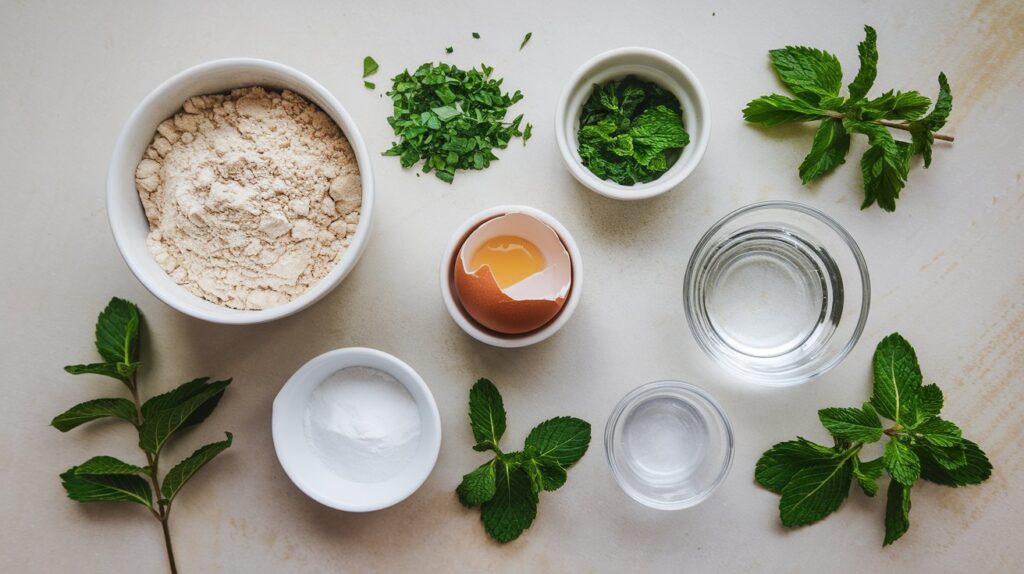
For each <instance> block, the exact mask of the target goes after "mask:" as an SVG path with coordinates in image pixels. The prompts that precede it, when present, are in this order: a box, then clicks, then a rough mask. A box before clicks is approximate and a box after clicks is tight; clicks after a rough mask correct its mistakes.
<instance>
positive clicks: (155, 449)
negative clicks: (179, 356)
mask: <svg viewBox="0 0 1024 574" xmlns="http://www.w3.org/2000/svg"><path fill="white" fill-rule="evenodd" d="M194 382H195V381H193V383H194ZM230 383H231V379H228V380H225V381H216V382H213V383H210V384H209V385H204V387H203V389H202V390H201V391H199V392H198V393H196V394H194V395H192V396H191V397H189V398H188V399H186V400H185V401H183V402H181V403H179V404H177V405H173V406H168V407H167V408H164V409H161V410H157V411H156V412H155V413H154V414H152V416H147V417H146V419H145V420H144V421H143V423H142V426H140V427H139V448H141V449H142V450H144V451H146V452H148V453H150V454H158V453H159V452H160V449H162V448H163V446H164V444H165V443H166V442H167V439H169V438H170V437H171V435H173V434H174V433H175V432H177V431H178V430H180V429H182V428H185V427H188V426H192V425H194V424H198V423H199V422H201V421H202V420H203V419H205V418H206V417H207V416H209V414H210V412H212V411H213V407H215V406H216V405H217V403H218V402H219V401H220V398H221V397H222V396H223V395H224V390H225V389H226V388H227V386H228V385H229V384H230ZM191 384H192V383H186V385H191ZM182 386H185V385H182ZM179 388H180V387H179ZM171 392H172V393H173V392H174V391H171ZM161 396H163V395H161ZM154 398H158V397H154ZM151 400H152V399H151Z"/></svg>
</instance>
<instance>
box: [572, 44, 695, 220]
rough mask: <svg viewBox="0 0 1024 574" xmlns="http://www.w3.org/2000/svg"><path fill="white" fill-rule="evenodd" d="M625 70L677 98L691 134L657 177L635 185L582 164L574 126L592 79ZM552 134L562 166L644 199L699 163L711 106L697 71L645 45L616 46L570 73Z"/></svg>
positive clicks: (611, 193) (594, 183) (601, 186)
mask: <svg viewBox="0 0 1024 574" xmlns="http://www.w3.org/2000/svg"><path fill="white" fill-rule="evenodd" d="M629 75H633V76H637V77H639V78H642V79H645V80H649V81H653V82H655V83H656V84H658V85H660V86H661V87H662V88H664V89H666V90H668V91H669V92H672V94H673V95H674V96H675V97H676V98H678V99H679V104H680V105H681V106H682V109H683V125H684V126H685V127H686V131H687V133H689V134H690V143H689V144H687V146H686V147H685V148H683V152H682V154H681V155H680V156H679V159H678V160H676V162H675V163H674V164H672V167H670V168H669V170H668V171H666V172H665V173H664V174H662V176H661V177H659V178H658V179H656V180H654V181H651V182H648V183H638V184H636V185H621V184H618V183H615V182H614V181H610V180H604V179H600V178H599V177H597V176H596V175H594V174H593V173H591V171H590V170H589V169H587V168H586V166H584V165H583V160H582V159H581V158H580V154H579V151H578V149H579V140H578V139H577V137H576V132H577V130H578V128H579V118H580V110H581V108H582V107H583V104H584V103H585V102H586V101H587V98H589V97H590V93H591V91H592V90H593V89H594V84H602V83H604V82H607V81H609V80H614V79H616V78H623V77H625V76H629ZM555 138H556V139H557V141H558V149H559V151H561V152H562V159H563V160H564V161H565V165H566V167H568V168H569V172H570V173H572V175H573V177H575V178H576V179H577V180H578V181H579V182H580V183H582V184H583V185H585V186H587V187H588V188H590V189H591V190H593V191H595V192H597V193H599V194H601V195H603V196H606V197H611V198H614V199H626V200H630V199H647V198H649V197H654V196H656V195H660V194H662V193H665V192H666V191H668V190H670V189H672V188H674V187H676V186H677V185H679V184H680V183H682V181H683V180H684V179H686V177H687V176H688V175H690V173H691V172H693V170H694V169H695V168H696V167H697V164H699V163H700V160H701V159H702V158H703V157H704V152H705V151H706V150H707V147H708V140H709V139H710V138H711V111H710V110H709V108H708V100H707V96H706V95H705V94H704V88H703V87H701V85H700V82H699V81H698V80H697V76H695V75H694V74H693V72H691V71H690V69H689V68H687V67H686V66H684V65H683V64H682V63H680V62H679V60H676V59H675V58H673V57H671V56H669V55H668V54H665V53H663V52H659V51H657V50H652V49H650V48H618V49H615V50H611V51H608V52H604V53H603V54H598V55H597V56H594V57H593V58H591V59H590V60H589V61H588V62H587V63H585V64H583V65H582V66H580V68H579V69H578V70H576V72H575V73H574V74H573V75H572V77H571V78H570V79H569V82H568V84H566V86H565V89H564V90H562V95H561V98H559V102H558V107H557V108H555Z"/></svg>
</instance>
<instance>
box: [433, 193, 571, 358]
mask: <svg viewBox="0 0 1024 574" xmlns="http://www.w3.org/2000/svg"><path fill="white" fill-rule="evenodd" d="M509 213H522V214H525V215H529V216H532V217H534V218H536V219H539V220H540V221H541V222H543V223H544V224H546V225H548V226H549V227H551V229H553V230H554V231H555V233H556V234H557V235H558V238H559V239H560V240H561V241H562V244H563V245H564V246H565V250H566V251H568V252H569V264H570V266H571V268H572V285H571V286H570V288H569V295H568V296H567V297H566V299H565V304H564V305H563V306H562V309H561V310H560V311H559V312H558V315H556V316H555V318H554V319H552V320H551V321H550V322H548V323H547V324H546V325H544V326H543V327H541V328H539V329H536V330H533V331H530V332H528V333H524V334H522V335H502V334H499V333H496V332H494V331H491V330H489V329H485V328H484V327H482V326H480V325H478V324H477V323H476V321H473V320H472V319H470V318H469V317H467V316H466V314H465V313H464V312H463V310H462V306H461V305H460V304H459V303H458V302H457V301H456V299H455V294H454V292H453V289H452V272H453V269H454V262H455V258H456V256H457V255H458V253H457V252H458V249H459V247H460V246H461V245H462V243H463V241H465V239H466V238H467V237H468V236H469V234H470V233H472V232H473V230H474V229H476V228H477V227H479V226H480V225H482V224H483V223H484V222H485V221H487V220H489V219H493V218H495V217H498V216H501V215H506V214H509ZM440 282H441V299H442V300H443V301H444V305H445V308H446V309H447V310H448V314H449V315H450V316H451V318H452V320H453V321H455V324H457V325H458V326H459V327H461V328H462V330H463V331H465V332H466V333H467V334H469V335H470V336H471V337H473V338H474V339H476V340H477V341H480V342H481V343H487V344H488V345H492V346H495V347H502V348H506V349H512V348H518V347H526V346H529V345H533V344H535V343H539V342H541V341H543V340H545V339H547V338H548V337H551V336H552V335H554V334H555V333H557V332H558V331H559V329H561V328H562V326H564V325H565V324H566V323H567V322H568V321H569V318H570V317H572V314H573V312H575V311H576V307H577V306H578V305H579V301H580V296H581V295H582V293H583V256H582V255H581V254H580V249H579V246H578V245H577V244H576V240H575V239H574V238H573V236H572V234H571V233H569V230H568V229H566V228H565V226H564V225H562V223H561V222H559V221H558V220H557V219H555V218H554V217H553V216H552V215H550V214H549V213H547V212H545V211H541V210H540V209H537V208H535V207H530V206H527V205H498V206H495V207H490V208H488V209H485V210H483V211H479V212H477V213H476V214H474V215H472V216H470V217H469V218H467V219H466V220H465V221H463V222H462V224H461V225H459V227H458V228H457V229H456V230H455V232H454V233H452V236H451V238H450V239H449V240H448V245H447V246H445V248H444V256H443V257H442V259H441V265H440Z"/></svg>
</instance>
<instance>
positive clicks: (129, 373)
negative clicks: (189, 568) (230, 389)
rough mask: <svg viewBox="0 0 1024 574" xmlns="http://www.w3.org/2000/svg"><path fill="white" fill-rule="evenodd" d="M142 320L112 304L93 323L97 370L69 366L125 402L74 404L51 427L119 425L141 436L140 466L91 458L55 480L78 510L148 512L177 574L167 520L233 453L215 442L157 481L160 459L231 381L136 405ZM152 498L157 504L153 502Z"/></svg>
mask: <svg viewBox="0 0 1024 574" xmlns="http://www.w3.org/2000/svg"><path fill="white" fill-rule="evenodd" d="M142 325H143V320H142V314H141V313H140V312H139V308H138V307H137V306H136V305H135V304H133V303H130V302H128V301H125V300H124V299H118V298H116V297H115V298H113V299H111V300H110V303H109V304H107V306H106V308H105V309H104V310H103V312H102V313H100V315H99V319H98V320H97V321H96V350H97V351H99V354H100V357H102V358H103V362H102V363H91V364H86V365H70V366H67V367H64V370H65V371H67V372H68V373H71V374H72V375H84V374H94V375H103V376H106V377H110V378H113V379H117V380H118V381H120V382H121V383H122V384H124V385H125V387H127V388H128V391H129V393H130V394H131V400H129V399H126V398H102V399H94V400H91V401H86V402H84V403H80V404H77V405H75V406H73V407H71V408H70V409H68V410H67V411H65V412H63V413H61V414H60V415H57V417H56V418H54V419H53V421H52V422H51V423H50V424H51V425H53V426H54V427H56V428H57V430H59V431H61V432H67V431H69V430H71V429H73V428H76V427H78V426H79V425H82V424H85V423H87V422H91V421H95V420H99V419H108V418H109V419H120V420H122V421H124V422H126V423H128V424H130V425H131V426H133V427H135V430H136V431H137V433H138V436H139V448H140V449H142V452H143V454H144V455H145V459H146V463H145V464H144V465H135V464H131V463H128V462H124V461H122V460H120V459H118V458H115V457H112V456H94V457H92V458H90V459H89V460H87V461H85V462H83V463H82V464H79V465H77V466H73V467H71V468H70V469H68V470H67V471H66V472H64V473H63V474H61V475H60V478H61V481H62V482H63V485H64V489H65V490H66V491H67V494H68V497H69V498H71V499H72V500H76V501H78V502H133V503H136V504H141V505H142V506H145V507H146V508H147V509H148V510H149V511H150V512H151V513H152V514H153V516H154V517H156V519H157V520H159V521H160V522H161V524H162V526H163V530H164V542H165V544H166V547H167V558H168V561H169V563H170V569H171V572H172V573H173V572H175V571H176V566H175V562H174V551H173V548H172V546H171V538H170V530H169V528H168V518H169V517H170V514H171V507H172V505H173V503H174V500H175V499H176V498H177V496H178V493H179V492H180V491H181V489H182V487H183V486H185V483H187V482H188V481H189V480H190V479H191V478H192V477H193V476H194V475H195V474H196V473H197V472H198V471H199V469H201V468H202V467H203V466H204V465H206V463H208V462H210V460H212V459H213V458H214V457H216V456H217V455H218V454H220V453H221V452H223V451H224V450H225V449H227V448H228V447H230V446H231V442H232V440H233V438H232V435H231V433H225V434H226V435H227V438H226V439H225V440H223V441H220V442H214V443H210V444H208V445H206V446H203V447H200V448H199V449H198V450H196V451H195V452H194V453H192V454H191V455H190V456H188V457H187V458H185V459H184V460H182V461H181V462H179V463H178V464H177V465H175V466H174V467H172V468H171V469H170V470H169V471H168V472H167V473H166V474H165V475H164V476H163V479H161V478H160V477H159V475H158V469H159V464H160V453H161V451H162V450H163V448H164V446H166V444H167V442H168V440H169V439H170V438H171V436H172V435H174V434H175V433H177V432H178V431H181V430H182V429H185V428H188V427H191V426H194V425H197V424H199V423H201V422H203V420H205V419H206V418H207V417H208V416H210V413H212V412H213V409H214V408H216V406H217V404H218V403H219V402H220V399H221V397H222V396H224V391H225V389H227V386H228V385H229V384H230V383H231V379H227V380H223V381H213V382H210V379H209V378H208V377H204V378H200V379H195V380H193V381H190V382H187V383H185V384H183V385H181V386H179V387H178V388H176V389H174V390H172V391H169V392H166V393H163V394H161V395H156V396H154V397H151V398H149V399H148V400H146V401H145V402H142V401H141V400H140V398H139V386H138V377H137V374H138V369H139V366H140V365H141V359H140V343H141V335H140V333H141V330H142ZM154 493H155V494H156V500H155V501H154V496H153V495H154Z"/></svg>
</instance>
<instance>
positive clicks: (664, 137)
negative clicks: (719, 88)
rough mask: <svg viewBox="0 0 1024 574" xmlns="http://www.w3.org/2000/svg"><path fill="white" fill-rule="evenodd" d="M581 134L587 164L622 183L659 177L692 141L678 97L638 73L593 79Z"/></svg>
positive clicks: (581, 152)
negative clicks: (620, 76)
mask: <svg viewBox="0 0 1024 574" xmlns="http://www.w3.org/2000/svg"><path fill="white" fill-rule="evenodd" d="M577 138H578V140H579V154H580V158H581V159H582V160H583V165H584V166H586V167H587V169H589V170H590V171H591V172H592V173H593V174H594V175H596V176H597V177H600V178H601V179H610V180H612V181H614V182H616V183H619V184H622V185H634V184H636V183H647V182H649V181H653V180H655V179H658V177H660V176H661V174H663V173H665V172H666V171H668V168H669V167H671V165H672V163H674V161H675V159H676V158H677V156H678V153H679V151H680V150H682V149H683V148H684V147H686V145H687V144H688V143H690V136H689V134H687V133H686V129H685V128H684V127H683V118H682V110H681V108H680V106H679V100H678V99H676V97H675V96H674V95H672V94H671V93H669V92H668V91H666V90H665V89H663V88H662V87H661V86H659V85H657V84H655V83H654V82H648V81H645V80H641V79H639V78H637V77H635V76H627V77H625V78H623V79H619V80H612V81H610V82H606V83H604V84H601V85H597V84H594V90H593V92H591V94H590V97H589V98H588V99H587V101H586V103H585V104H584V105H583V110H582V112H581V114H580V128H579V132H578V133H577Z"/></svg>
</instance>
